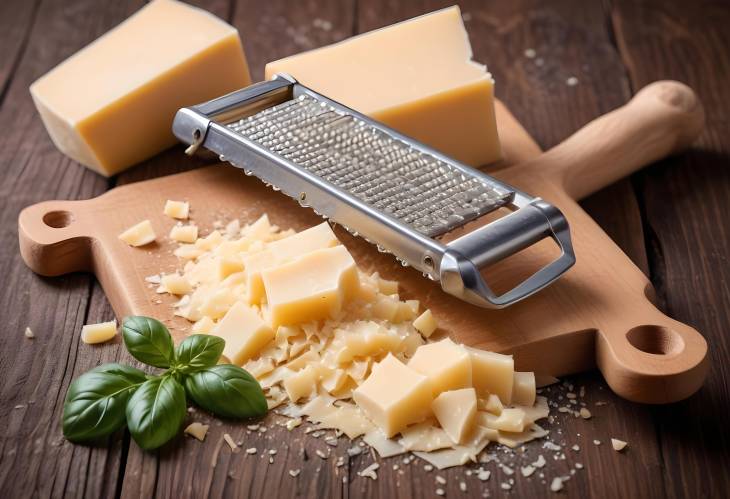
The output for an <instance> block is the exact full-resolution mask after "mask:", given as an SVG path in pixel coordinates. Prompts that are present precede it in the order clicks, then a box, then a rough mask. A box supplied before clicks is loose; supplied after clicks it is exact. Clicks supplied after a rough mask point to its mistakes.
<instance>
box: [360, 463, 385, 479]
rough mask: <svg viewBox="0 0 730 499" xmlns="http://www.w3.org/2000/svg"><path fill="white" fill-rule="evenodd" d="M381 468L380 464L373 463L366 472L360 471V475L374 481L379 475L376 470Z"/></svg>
mask: <svg viewBox="0 0 730 499" xmlns="http://www.w3.org/2000/svg"><path fill="white" fill-rule="evenodd" d="M378 468H380V465H379V464H378V463H373V464H371V465H370V466H368V467H367V468H365V469H364V470H362V471H360V472H359V473H358V475H360V476H361V477H365V478H371V479H373V480H377V479H378V474H377V473H376V470H377V469H378Z"/></svg>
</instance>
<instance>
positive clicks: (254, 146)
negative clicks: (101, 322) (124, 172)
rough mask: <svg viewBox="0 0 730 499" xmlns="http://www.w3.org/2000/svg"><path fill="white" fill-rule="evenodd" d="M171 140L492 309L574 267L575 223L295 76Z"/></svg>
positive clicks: (202, 114)
mask: <svg viewBox="0 0 730 499" xmlns="http://www.w3.org/2000/svg"><path fill="white" fill-rule="evenodd" d="M173 132H174V134H175V135H176V136H177V137H178V138H179V139H180V140H181V141H183V142H185V143H187V144H190V147H189V148H188V151H187V152H188V153H190V154H192V153H194V152H195V150H196V149H197V148H198V147H200V146H202V147H205V148H206V149H209V150H211V151H213V152H215V153H216V154H218V155H219V156H220V158H221V160H223V161H228V162H230V163H232V164H233V165H234V166H236V167H238V168H241V169H243V171H244V172H245V174H246V175H255V176H257V177H259V178H260V179H261V180H263V181H264V182H265V183H266V184H267V185H269V186H271V187H273V189H274V190H277V191H278V190H281V191H282V192H284V193H285V194H287V195H289V196H290V197H292V198H294V199H296V200H298V201H299V203H300V204H301V205H302V206H308V207H311V208H312V209H314V211H315V212H316V213H317V214H319V215H321V216H323V217H324V218H327V219H331V220H332V221H334V222H336V223H338V224H340V225H342V226H343V227H345V228H346V229H347V230H348V231H349V232H351V233H352V234H354V235H359V236H361V237H363V238H365V239H366V240H367V241H369V242H371V243H373V244H376V245H377V248H378V250H379V251H381V252H390V253H393V254H394V255H395V256H396V257H397V258H398V260H399V261H400V262H401V263H402V264H403V265H404V266H409V265H410V266H412V267H415V268H416V269H418V270H420V271H421V272H423V274H424V276H426V277H429V278H430V279H432V280H436V281H440V283H441V287H442V288H443V289H444V291H446V292H447V293H450V294H452V295H454V296H457V297H459V298H461V299H463V300H465V301H467V302H470V303H473V304H475V305H479V306H482V307H488V308H502V307H506V306H508V305H511V304H513V303H515V302H517V301H519V300H521V299H523V298H525V297H527V296H529V295H531V294H533V293H535V292H536V291H538V290H540V289H542V288H543V287H545V286H547V285H548V284H550V283H551V282H553V281H554V280H555V279H557V278H558V277H560V275H562V274H563V273H564V272H565V271H566V270H568V269H569V268H570V267H571V266H572V265H573V264H574V263H575V255H574V253H573V248H572V244H571V240H570V231H569V228H568V222H567V221H566V220H565V217H564V216H563V214H562V213H561V212H560V211H559V210H558V209H557V208H555V207H554V206H552V205H551V204H549V203H547V202H545V201H544V200H542V199H540V198H533V197H531V196H528V195H527V194H525V193H523V192H520V191H519V190H517V189H515V188H514V187H511V186H509V185H507V184H505V183H503V182H501V181H499V180H497V179H495V178H493V177H490V176H489V175H486V174H484V173H482V172H479V171H477V170H474V169H472V168H470V167H468V166H466V165H463V164H461V163H459V162H457V161H455V160H453V159H451V158H449V157H446V156H444V155H443V154H441V153H439V152H437V151H435V150H433V149H431V148H430V147H428V146H426V145H424V144H421V143H419V142H417V141H415V140H413V139H411V138H409V137H406V136H404V135H402V134H400V133H398V132H396V131H395V130H392V129H390V128H388V127H387V126H384V125H382V124H380V123H378V122H376V121H374V120H372V119H370V118H368V117H367V116H364V115H362V114H360V113H358V112H356V111H354V110H352V109H350V108H348V107H346V106H343V105H342V104H339V103H337V102H335V101H333V100H331V99H328V98H327V97H325V96H323V95H321V94H319V93H317V92H315V91H313V90H311V89H309V88H307V87H305V86H303V85H301V84H299V83H297V81H296V80H294V79H293V78H291V77H290V76H288V75H277V76H276V77H275V78H274V79H273V80H270V81H266V82H262V83H258V84H255V85H252V86H250V87H247V88H244V89H242V90H239V91H237V92H233V93H231V94H229V95H225V96H223V97H220V98H218V99H214V100H212V101H209V102H206V103H203V104H200V105H197V106H192V107H188V108H183V109H180V110H179V111H178V112H177V115H176V116H175V119H174V122H173ZM500 207H505V208H508V209H509V210H510V211H511V212H510V213H509V214H507V215H506V216H503V217H501V218H499V219H497V220H495V221H492V222H490V223H488V224H487V225H484V226H481V227H479V228H477V229H475V230H473V231H470V232H468V233H466V234H464V235H461V236H459V237H457V238H456V239H454V240H452V241H450V242H448V243H443V242H442V241H440V240H439V238H441V237H443V236H444V235H445V234H447V233H449V232H451V231H454V230H455V229H459V228H462V229H463V228H464V227H463V226H464V225H465V224H466V223H467V222H469V221H472V220H474V219H476V218H479V217H481V216H482V215H485V214H487V213H489V212H492V211H494V210H496V209H497V208H500ZM546 237H551V238H552V239H553V240H554V241H555V242H556V243H557V244H558V246H559V247H560V256H558V257H557V258H556V259H555V260H554V261H552V262H551V263H549V264H548V265H546V266H545V267H543V268H541V269H540V270H538V271H537V272H535V273H534V274H533V275H532V276H530V277H529V278H527V279H526V280H524V281H523V282H521V283H520V284H518V285H517V286H515V287H514V288H513V289H511V290H509V291H507V292H505V293H502V294H500V295H497V294H496V293H494V292H493V291H492V289H491V288H490V287H489V285H488V284H487V282H486V281H485V279H484V278H483V277H482V274H481V272H480V269H483V268H486V267H488V266H490V265H492V264H494V263H496V262H498V261H500V260H502V259H504V258H506V257H508V256H509V255H512V254H514V253H516V252H518V251H520V250H522V249H525V248H527V247H529V246H531V245H532V244H534V243H536V242H538V241H540V240H542V239H544V238H546Z"/></svg>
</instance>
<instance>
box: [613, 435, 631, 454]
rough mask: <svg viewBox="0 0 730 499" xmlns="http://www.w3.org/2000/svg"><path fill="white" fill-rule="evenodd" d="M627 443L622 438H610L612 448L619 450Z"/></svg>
mask: <svg viewBox="0 0 730 499" xmlns="http://www.w3.org/2000/svg"><path fill="white" fill-rule="evenodd" d="M627 445H629V444H628V443H627V442H624V441H623V440H619V439H618V438H612V439H611V446H612V447H613V450H615V451H618V452H621V451H622V450H624V449H625V448H626V446H627Z"/></svg>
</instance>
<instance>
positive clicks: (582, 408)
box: [580, 407, 592, 419]
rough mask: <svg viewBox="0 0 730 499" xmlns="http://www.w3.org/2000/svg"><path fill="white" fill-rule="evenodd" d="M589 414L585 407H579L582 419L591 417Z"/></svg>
mask: <svg viewBox="0 0 730 499" xmlns="http://www.w3.org/2000/svg"><path fill="white" fill-rule="evenodd" d="M591 416H592V414H591V411H589V410H588V409H586V408H585V407H581V408H580V417H582V418H583V419H591Z"/></svg>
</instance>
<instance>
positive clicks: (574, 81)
mask: <svg viewBox="0 0 730 499" xmlns="http://www.w3.org/2000/svg"><path fill="white" fill-rule="evenodd" d="M565 84H566V85H568V86H569V87H574V86H576V85H577V84H578V78H576V77H575V76H571V77H570V78H568V79H567V80H565Z"/></svg>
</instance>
